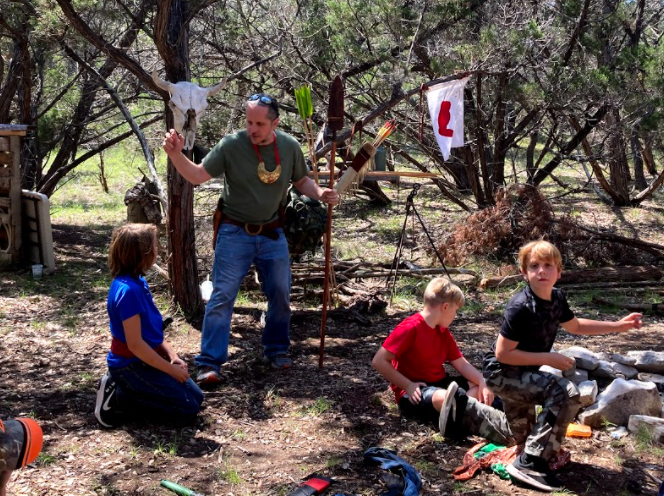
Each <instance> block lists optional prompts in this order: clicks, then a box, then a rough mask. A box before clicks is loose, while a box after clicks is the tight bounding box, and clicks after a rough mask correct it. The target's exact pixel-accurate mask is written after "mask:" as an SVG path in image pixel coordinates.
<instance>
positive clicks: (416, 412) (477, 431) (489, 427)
mask: <svg viewBox="0 0 664 496" xmlns="http://www.w3.org/2000/svg"><path fill="white" fill-rule="evenodd" d="M452 380H454V381H455V382H457V383H458V384H459V386H460V388H463V390H464V394H463V395H462V396H463V397H464V399H463V400H462V399H460V398H458V399H457V408H459V407H460V405H459V402H460V401H464V407H463V413H461V412H460V413H459V414H460V415H463V417H462V420H461V428H462V429H461V430H462V432H456V433H453V432H450V434H452V435H456V436H459V437H463V436H465V435H466V434H472V435H475V436H481V437H483V438H485V439H488V440H489V441H491V442H492V443H496V444H502V445H504V446H508V445H511V444H514V439H513V436H512V433H511V431H510V426H509V422H508V420H507V418H506V417H505V414H504V413H503V412H501V411H498V410H496V409H495V408H491V407H490V406H487V405H484V404H483V403H480V402H479V401H477V400H476V399H475V398H471V397H468V396H465V390H467V389H468V381H467V380H466V379H464V378H461V377H450V376H447V377H446V378H445V379H443V380H442V381H440V382H437V383H435V384H429V385H427V387H425V388H422V401H421V402H420V403H419V404H417V405H413V404H412V403H411V402H410V400H408V398H405V397H404V398H401V400H399V411H401V413H402V414H403V415H404V416H405V417H408V418H416V419H419V420H421V421H423V422H425V423H431V424H433V425H434V426H436V427H438V416H439V415H440V414H439V412H438V411H437V410H436V409H435V408H434V406H433V403H432V397H433V395H434V393H435V392H436V390H437V389H447V388H448V386H449V385H450V382H451V381H452Z"/></svg>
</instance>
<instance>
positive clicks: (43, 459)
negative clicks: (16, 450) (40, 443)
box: [35, 451, 57, 467]
mask: <svg viewBox="0 0 664 496" xmlns="http://www.w3.org/2000/svg"><path fill="white" fill-rule="evenodd" d="M56 460H57V459H56V458H55V456H53V455H51V454H49V453H46V452H44V451H42V452H41V453H39V455H38V456H37V459H36V460H35V463H36V464H37V465H38V466H40V467H48V466H49V465H53V464H54V463H55V462H56Z"/></svg>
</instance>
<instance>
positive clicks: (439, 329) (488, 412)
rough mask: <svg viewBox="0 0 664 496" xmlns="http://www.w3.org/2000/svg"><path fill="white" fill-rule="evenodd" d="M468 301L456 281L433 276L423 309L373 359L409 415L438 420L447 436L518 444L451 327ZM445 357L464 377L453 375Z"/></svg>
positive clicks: (392, 334) (398, 328)
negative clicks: (446, 365)
mask: <svg viewBox="0 0 664 496" xmlns="http://www.w3.org/2000/svg"><path fill="white" fill-rule="evenodd" d="M463 303H464V296H463V293H462V292H461V290H460V289H459V288H458V287H457V286H456V285H454V284H452V283H451V282H450V281H449V280H447V279H445V278H442V277H438V278H436V279H434V280H432V281H431V282H430V283H429V285H428V286H427V288H426V290H425V292H424V308H423V309H422V311H420V312H418V313H416V314H415V315H411V316H410V317H408V318H406V319H405V320H403V321H402V322H401V323H400V324H399V325H398V326H397V327H396V328H395V329H394V331H392V333H391V334H390V335H389V336H388V338H387V339H386V340H385V342H384V343H383V346H382V347H381V348H380V349H379V350H378V352H377V353H376V355H375V356H374V358H373V362H372V364H373V366H374V368H375V369H376V370H377V371H378V372H380V374H381V375H382V376H383V377H384V378H385V379H387V380H388V381H390V388H391V389H392V390H393V391H394V395H395V399H396V402H397V405H398V406H399V410H400V411H401V413H402V414H403V415H404V416H406V417H412V418H418V419H420V420H423V421H425V422H432V423H434V424H435V425H438V426H439V428H440V432H441V434H442V435H443V436H445V435H447V436H448V437H455V438H461V437H463V436H464V435H467V434H476V435H479V436H482V437H485V438H487V439H489V440H490V441H493V442H495V443H499V444H503V445H508V444H513V440H512V434H511V432H510V429H509V424H508V422H507V419H506V418H505V415H504V414H503V413H502V412H500V411H498V410H496V409H494V408H491V406H489V405H491V403H492V402H493V399H494V398H493V394H492V393H491V391H490V390H489V389H488V388H487V387H486V384H485V383H484V378H483V377H482V374H481V373H480V372H479V371H478V370H477V369H476V368H475V367H473V366H472V365H471V364H470V363H468V361H467V360H466V359H465V358H464V357H463V355H462V354H461V351H459V347H458V346H457V344H456V341H455V340H454V337H452V334H451V333H450V331H449V329H448V327H449V325H450V324H451V323H452V321H453V320H454V317H456V312H457V310H458V309H459V308H461V307H462V306H463ZM445 362H449V363H450V365H451V366H452V367H454V368H455V369H456V371H457V372H459V374H461V376H462V377H461V378H458V379H457V378H454V379H453V378H451V377H448V376H447V375H446V372H445V367H444V365H443V364H444V363H445ZM459 386H461V387H459Z"/></svg>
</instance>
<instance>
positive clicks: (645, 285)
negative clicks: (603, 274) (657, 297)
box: [565, 281, 664, 291]
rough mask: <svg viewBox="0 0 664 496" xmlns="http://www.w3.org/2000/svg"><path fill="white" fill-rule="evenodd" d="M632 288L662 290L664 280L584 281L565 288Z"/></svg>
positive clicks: (663, 288)
mask: <svg viewBox="0 0 664 496" xmlns="http://www.w3.org/2000/svg"><path fill="white" fill-rule="evenodd" d="M626 288H632V289H634V290H635V291H638V290H639V289H638V288H642V290H651V291H662V290H664V281H632V282H624V281H620V282H603V283H596V282H591V283H583V284H569V285H566V286H565V290H582V291H583V290H588V289H606V290H612V289H616V290H617V289H626Z"/></svg>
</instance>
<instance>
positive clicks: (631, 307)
mask: <svg viewBox="0 0 664 496" xmlns="http://www.w3.org/2000/svg"><path fill="white" fill-rule="evenodd" d="M593 303H598V304H600V305H611V306H614V307H620V308H624V309H625V310H628V311H630V312H653V313H656V314H661V313H663V312H664V302H661V303H618V302H615V301H611V300H607V299H604V298H599V297H597V296H594V297H593Z"/></svg>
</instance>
